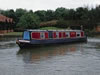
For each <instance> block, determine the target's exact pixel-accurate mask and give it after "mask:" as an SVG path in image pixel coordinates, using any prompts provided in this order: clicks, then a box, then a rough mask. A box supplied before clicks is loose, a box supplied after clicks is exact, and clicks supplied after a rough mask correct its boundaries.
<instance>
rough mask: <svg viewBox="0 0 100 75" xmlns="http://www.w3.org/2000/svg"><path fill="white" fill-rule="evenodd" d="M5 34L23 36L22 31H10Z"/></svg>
mask: <svg viewBox="0 0 100 75" xmlns="http://www.w3.org/2000/svg"><path fill="white" fill-rule="evenodd" d="M3 36H22V32H9V33H6V34H4V35H3Z"/></svg>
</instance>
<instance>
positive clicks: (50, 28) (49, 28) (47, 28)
mask: <svg viewBox="0 0 100 75" xmlns="http://www.w3.org/2000/svg"><path fill="white" fill-rule="evenodd" d="M40 29H41V30H59V29H62V28H57V27H43V28H40Z"/></svg>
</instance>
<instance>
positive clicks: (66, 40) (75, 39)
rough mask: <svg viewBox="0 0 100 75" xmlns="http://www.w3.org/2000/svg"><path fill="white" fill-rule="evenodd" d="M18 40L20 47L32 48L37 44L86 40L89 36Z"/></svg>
mask: <svg viewBox="0 0 100 75" xmlns="http://www.w3.org/2000/svg"><path fill="white" fill-rule="evenodd" d="M24 41H25V40H23V41H20V40H17V41H16V43H17V44H18V45H19V47H20V48H30V47H36V46H44V45H54V44H64V43H74V42H86V41H87V37H83V38H65V39H45V40H27V41H29V42H24Z"/></svg>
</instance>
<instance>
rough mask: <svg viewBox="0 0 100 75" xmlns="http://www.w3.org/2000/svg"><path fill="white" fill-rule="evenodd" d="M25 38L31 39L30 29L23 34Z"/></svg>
mask: <svg viewBox="0 0 100 75" xmlns="http://www.w3.org/2000/svg"><path fill="white" fill-rule="evenodd" d="M23 39H24V40H30V33H29V32H28V31H25V32H24V34H23Z"/></svg>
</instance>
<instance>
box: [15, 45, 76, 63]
mask: <svg viewBox="0 0 100 75" xmlns="http://www.w3.org/2000/svg"><path fill="white" fill-rule="evenodd" d="M77 45H78V44H74V45H56V46H47V47H40V48H33V49H20V50H19V51H18V52H17V55H18V56H22V57H23V60H24V62H25V63H32V62H34V61H40V60H44V59H49V58H52V57H54V56H59V55H67V54H68V53H72V52H75V51H76V50H77Z"/></svg>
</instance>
